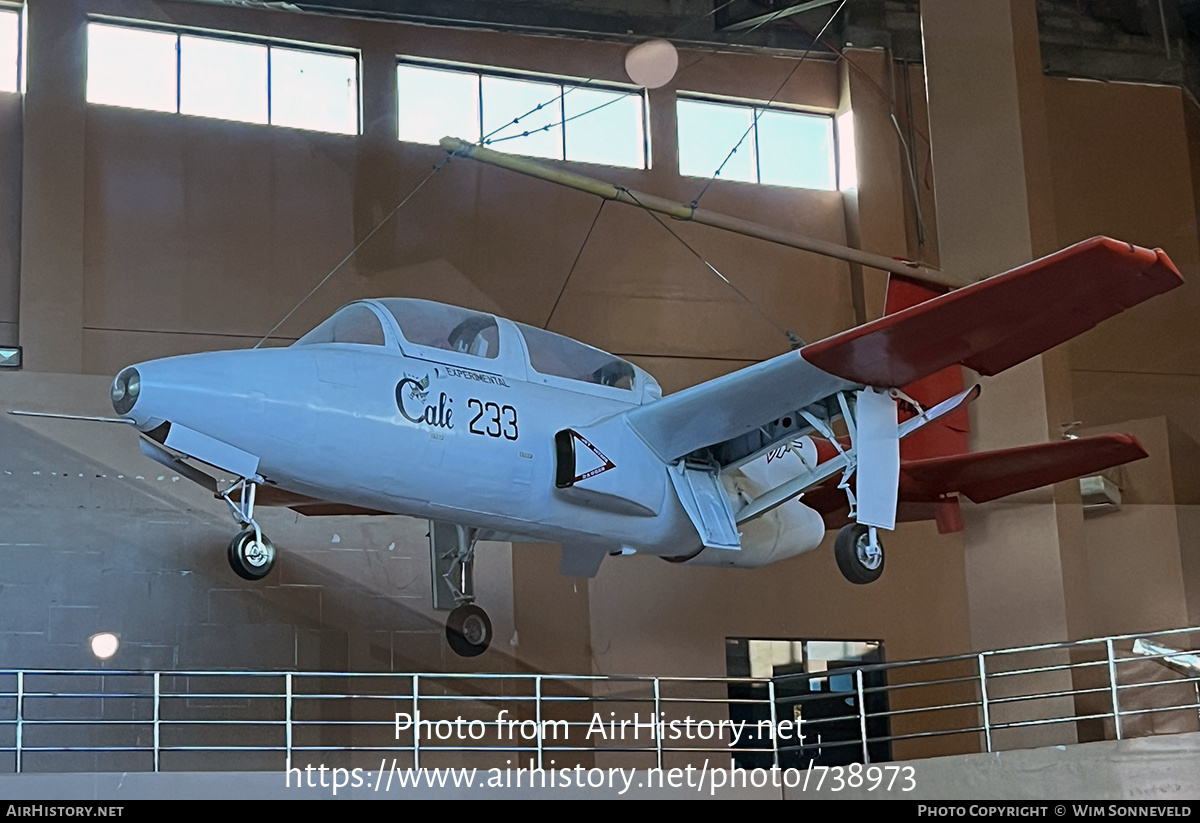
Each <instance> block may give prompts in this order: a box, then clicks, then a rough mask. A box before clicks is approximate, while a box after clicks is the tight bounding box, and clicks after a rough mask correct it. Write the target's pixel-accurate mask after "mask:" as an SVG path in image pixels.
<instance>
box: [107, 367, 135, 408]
mask: <svg viewBox="0 0 1200 823" xmlns="http://www.w3.org/2000/svg"><path fill="white" fill-rule="evenodd" d="M141 391H142V376H141V374H139V373H138V370H137V369H134V368H128V369H125V370H123V371H122V372H121V373H120V374H118V375H117V376H116V378H115V379H114V380H113V384H112V405H113V410H114V411H115V412H116V413H117V414H122V415H124V414H129V412H131V411H132V410H133V407H134V404H136V403H137V399H138V395H139V394H141Z"/></svg>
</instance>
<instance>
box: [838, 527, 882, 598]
mask: <svg viewBox="0 0 1200 823" xmlns="http://www.w3.org/2000/svg"><path fill="white" fill-rule="evenodd" d="M868 540H869V530H868V528H867V527H866V526H864V525H862V524H860V523H851V524H850V525H849V526H843V527H842V529H841V530H840V531H839V532H838V535H837V540H836V541H834V544H833V556H834V558H835V559H836V560H837V564H838V568H839V569H840V570H841V572H842V576H843V577H845V578H846V579H847V580H849V581H850V582H851V583H855V584H858V585H862V584H864V583H874V582H875V581H876V580H878V579H879V576H880V575H881V574H883V543H882V542H880V543H879V555H878V558H877V560H872V558H871V557H870V556H869V555H868V554H866V552H865V550H866V548H867V545H868Z"/></svg>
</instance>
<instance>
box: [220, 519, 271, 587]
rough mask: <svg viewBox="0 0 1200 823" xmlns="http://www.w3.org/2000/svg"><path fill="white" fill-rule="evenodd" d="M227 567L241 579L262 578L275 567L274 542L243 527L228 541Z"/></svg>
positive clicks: (259, 533)
mask: <svg viewBox="0 0 1200 823" xmlns="http://www.w3.org/2000/svg"><path fill="white" fill-rule="evenodd" d="M229 567H230V568H231V569H233V572H234V574H236V575H237V576H238V577H240V578H242V579H243V580H262V579H263V578H264V577H266V576H267V575H268V574H270V573H271V569H272V568H274V567H275V544H274V543H272V542H271V541H270V540H268V539H267V536H266V535H264V534H262V533H261V532H256V531H255V530H254V529H243V530H242V531H240V532H238V533H237V534H235V535H234V536H233V539H232V540H230V541H229Z"/></svg>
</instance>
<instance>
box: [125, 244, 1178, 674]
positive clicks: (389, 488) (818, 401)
mask: <svg viewBox="0 0 1200 823" xmlns="http://www.w3.org/2000/svg"><path fill="white" fill-rule="evenodd" d="M1181 283H1182V280H1181V278H1180V276H1179V273H1178V271H1177V270H1176V269H1175V267H1174V266H1173V265H1172V264H1171V262H1170V260H1169V259H1168V258H1167V257H1166V255H1165V254H1164V253H1163V252H1162V251H1161V250H1154V251H1152V250H1148V249H1143V248H1138V247H1135V246H1131V245H1129V244H1126V243H1120V242H1117V241H1114V240H1110V239H1107V238H1094V239H1092V240H1089V241H1086V242H1083V243H1080V244H1077V245H1075V246H1072V247H1070V248H1068V249H1064V250H1063V251H1060V252H1058V253H1056V254H1053V255H1051V256H1049V257H1046V258H1043V259H1041V260H1038V261H1034V262H1033V263H1030V264H1028V265H1025V266H1022V267H1020V268H1017V269H1013V270H1012V271H1009V272H1006V273H1004V274H1000V275H996V276H994V277H990V278H988V279H986V280H983V281H980V282H978V283H975V284H973V285H971V286H967V287H965V288H962V289H959V290H957V291H953V292H949V293H945V294H940V295H939V296H935V297H933V298H932V299H928V300H924V301H923V302H917V303H915V305H911V306H909V307H908V308H904V309H902V310H899V311H895V310H894V309H895V308H896V298H897V295H900V294H901V293H902V291H903V288H902V286H904V285H905V281H903V280H899V281H894V282H893V283H892V284H891V285H890V286H889V298H888V302H889V310H890V311H891V313H889V314H886V315H885V316H884V317H882V318H880V319H878V320H875V321H873V322H870V323H867V324H865V325H863V326H859V327H857V328H854V329H851V330H849V331H847V332H844V333H841V334H838V335H835V336H833V337H830V338H828V339H826V340H823V341H820V342H818V343H813V344H810V345H805V346H803V347H801V348H799V349H798V350H793V351H791V352H789V353H787V354H782V355H780V356H778V357H775V358H772V359H770V360H766V361H764V362H762V363H758V364H756V365H753V366H750V367H748V368H745V369H742V370H740V371H737V372H734V373H732V374H728V375H725V376H724V377H719V378H717V379H715V380H710V381H708V382H706V383H702V384H700V385H697V386H693V387H691V388H689V389H685V390H684V391H680V392H678V393H675V394H672V395H669V396H667V397H663V396H662V392H661V389H660V388H659V385H658V383H657V382H655V380H654V378H653V377H651V376H650V375H649V374H647V373H646V372H645V371H643V370H642V369H640V368H638V367H637V366H635V365H633V364H631V363H629V362H626V361H625V360H622V359H620V358H618V357H615V356H613V355H611V354H607V353H605V352H603V351H600V350H598V349H595V348H592V347H591V346H587V345H584V344H583V343H580V342H577V341H575V340H572V339H570V338H567V337H563V336H561V335H558V334H555V333H552V332H549V331H545V330H543V329H540V328H535V327H533V326H527V325H524V324H521V323H516V322H512V321H509V320H506V319H503V318H500V317H495V316H493V315H491V314H486V313H483V312H477V311H471V310H468V309H464V308H457V307H454V306H448V305H442V304H439V303H432V302H427V301H423V300H412V299H398V298H393V299H387V298H385V299H374V300H361V301H357V302H354V303H351V304H350V305H348V306H346V307H344V308H342V309H341V310H339V311H338V312H337V313H335V314H334V315H333V316H332V317H330V318H329V319H328V320H326V321H325V322H323V323H321V324H320V325H319V326H317V327H316V328H315V329H313V330H312V331H310V332H309V333H308V334H306V335H304V336H303V337H302V338H300V339H299V340H298V341H296V342H295V343H294V344H292V345H291V346H289V347H286V348H267V349H254V350H248V351H222V352H212V353H206V354H194V355H185V356H180V357H169V358H165V359H161V360H153V361H149V362H145V363H139V364H137V365H134V366H131V367H129V368H126V369H124V370H123V371H121V372H120V374H118V375H117V377H116V379H115V381H114V382H113V385H112V402H113V407H114V409H115V410H116V413H117V414H118V415H120V416H121V419H122V420H123V421H126V422H129V423H132V424H133V425H134V426H135V427H136V428H137V429H138V430H139V431H140V432H141V435H142V436H141V439H140V443H141V448H142V451H143V452H144V453H145V454H146V455H147V456H149V457H150V458H152V459H154V460H157V461H159V462H160V463H163V464H165V465H167V466H169V467H171V468H172V469H174V470H175V471H177V472H179V473H180V474H181V475H184V476H186V477H188V478H189V479H191V480H194V481H196V482H198V483H201V484H202V485H204V486H206V487H207V488H208V489H209V490H211V491H212V492H213V493H214V494H216V495H217V496H218V497H220V498H223V499H224V500H225V501H226V502H227V503H228V504H229V506H230V509H231V510H232V512H233V515H234V518H235V519H236V521H237V522H238V523H239V524H240V525H241V527H242V530H241V531H239V532H238V533H237V534H236V535H235V536H234V538H233V540H232V541H231V542H230V544H229V549H228V558H229V562H230V565H231V566H232V568H233V570H234V571H235V572H236V573H237V574H238V575H240V576H241V577H243V578H246V579H249V580H257V579H260V578H263V577H265V576H266V575H267V573H268V572H270V571H271V568H272V566H273V564H274V563H275V558H276V549H275V547H274V545H272V543H271V541H270V540H269V539H267V537H266V536H265V535H264V534H263V533H262V529H261V528H260V527H259V525H258V523H257V522H256V520H255V507H256V505H257V506H262V505H281V504H282V505H288V506H290V507H292V508H293V509H295V510H297V511H299V512H301V513H304V514H309V515H319V514H348V513H361V514H372V513H374V514H380V513H393V514H403V515H410V516H413V517H420V518H427V519H428V520H429V521H430V544H431V555H432V558H433V564H434V574H433V578H434V587H435V591H434V605H435V607H436V608H440V609H443V610H447V609H451V608H452V609H453V610H452V611H451V612H450V615H449V620H448V622H447V626H446V635H447V639H448V641H449V643H450V645H451V647H452V648H453V649H454V651H455V652H456V653H458V654H460V655H464V656H472V655H476V654H479V653H481V652H483V651H484V649H486V648H487V646H488V643H489V642H490V639H491V625H490V622H489V620H488V618H487V615H486V613H484V612H483V610H482V609H480V608H479V607H478V606H476V605H475V604H474V602H473V601H474V595H473V583H472V562H473V558H474V552H475V545H476V542H477V541H478V540H480V539H484V540H505V541H507V540H517V541H534V542H539V541H544V542H551V543H558V544H561V546H562V566H561V568H562V571H563V572H564V573H566V574H569V575H577V576H592V575H595V574H596V572H597V570H598V569H599V567H600V564H601V562H602V561H603V560H604V558H605V557H606V556H608V555H621V554H632V553H635V552H636V553H640V554H651V555H657V556H659V557H662V558H664V559H666V560H669V561H671V562H675V563H689V564H694V565H707V566H740V567H757V566H761V565H764V564H766V563H772V562H775V561H779V560H783V559H786V558H789V557H793V556H795V555H798V554H802V553H804V552H808V551H811V550H812V549H814V548H816V547H817V546H818V544H820V543H821V541H822V539H823V537H824V534H825V530H826V528H827V526H834V527H836V526H841V531H840V532H839V534H838V537H837V540H836V545H835V555H836V558H837V562H838V565H839V567H840V569H841V570H842V572H843V574H844V575H845V576H846V578H847V579H848V580H850V581H851V582H852V583H867V582H870V581H872V580H875V579H876V578H877V577H878V576H879V575H880V573H881V572H882V569H883V548H882V545H881V543H880V540H879V535H878V532H879V531H880V530H887V529H892V528H894V527H895V525H896V522H897V520H906V519H908V520H911V519H936V520H937V523H938V526H939V529H940V530H942V531H954V530H957V529H961V528H962V521H961V515H960V513H959V509H958V495H962V496H965V497H967V498H969V499H970V500H972V501H975V502H977V503H978V502H984V501H988V500H993V499H995V498H998V497H1002V496H1004V495H1008V494H1012V493H1014V492H1018V491H1023V490H1026V489H1031V488H1036V487H1039V486H1043V485H1047V484H1050V483H1054V482H1058V481H1061V480H1066V479H1070V478H1073V477H1077V476H1080V475H1083V474H1087V473H1092V472H1097V471H1101V470H1103V469H1106V468H1109V467H1111V466H1114V465H1118V464H1121V463H1125V462H1128V461H1131V460H1136V459H1138V458H1141V457H1144V456H1145V452H1144V451H1143V450H1142V447H1141V446H1140V444H1138V442H1137V441H1136V440H1135V439H1134V438H1133V437H1131V436H1128V435H1105V436H1098V437H1086V438H1079V439H1074V440H1063V441H1060V442H1051V443H1043V444H1038V445H1032V446H1026V447H1021V448H1014V449H1006V450H1001V451H992V452H984V453H976V454H967V453H962V451H963V450H962V449H958V450H957V453H949V454H946V453H942V454H936V453H935V454H934V455H933V456H926V457H924V458H922V459H915V460H911V459H904V460H902V459H901V441H902V440H904V439H905V438H908V437H909V436H910V435H913V434H914V433H916V432H918V431H919V430H921V429H922V428H924V427H926V426H930V427H931V430H933V428H934V427H936V426H938V425H944V424H945V423H946V421H947V420H950V419H952V418H953V417H954V416H955V415H956V414H957V415H959V416H961V415H962V412H963V407H964V406H965V404H966V403H968V402H969V401H971V400H972V399H974V398H975V397H976V396H977V395H978V393H979V388H978V386H973V387H970V388H968V389H966V390H963V391H958V392H957V393H953V394H952V395H951V396H949V397H944V396H939V397H935V398H933V399H929V398H926V400H927V402H928V403H929V406H928V407H923V406H922V405H921V403H920V402H918V400H916V399H914V398H913V397H911V396H910V395H909V392H911V393H912V394H914V395H915V394H922V393H923V394H925V395H928V394H929V393H930V392H929V387H930V385H933V384H937V383H938V381H937V377H938V375H939V374H947V373H951V372H948V371H947V370H952V373H953V374H954V375H958V374H960V372H959V369H958V366H959V365H962V366H967V367H969V368H971V369H974V370H975V371H976V372H978V373H980V374H983V375H994V374H996V373H998V372H1000V371H1003V370H1004V369H1007V368H1009V367H1010V366H1013V365H1016V364H1017V363H1020V362H1022V361H1024V360H1026V359H1028V358H1030V357H1033V356H1034V355H1037V354H1039V353H1041V352H1043V351H1045V350H1047V349H1049V348H1051V347H1052V346H1055V345H1057V344H1059V343H1061V342H1063V341H1065V340H1068V339H1070V338H1071V337H1074V336H1075V335H1077V334H1079V333H1081V332H1083V331H1085V330H1087V329H1089V328H1091V327H1092V326H1094V325H1096V324H1097V323H1098V322H1100V321H1101V320H1103V319H1105V318H1107V317H1110V316H1112V315H1115V314H1117V313H1119V312H1120V311H1122V310H1124V309H1126V308H1128V307H1130V306H1133V305H1136V304H1137V303H1140V302H1142V301H1143V300H1146V299H1148V298H1149V297H1152V296H1153V295H1156V294H1160V293H1162V292H1165V291H1167V290H1169V289H1172V288H1175V287H1176V286H1179V285H1181ZM907 285H908V286H909V287H914V284H912V283H907ZM915 288H917V289H920V288H923V287H915ZM923 296H927V295H923ZM909 302H912V301H911V300H910V301H909ZM955 379H957V380H958V386H959V387H961V385H962V383H961V377H957V376H956V378H955ZM930 381H932V384H931V382H930ZM914 384H916V385H914ZM921 386H924V387H925V388H924V390H922V389H921V388H920V387H921ZM839 421H840V422H839ZM835 426H836V427H837V428H835ZM839 432H841V433H839ZM925 434H926V435H928V434H929V432H926V433H925ZM916 439H918V438H914V440H916ZM906 445H907V444H906ZM943 451H944V450H943ZM189 461H191V462H189ZM197 462H198V463H203V464H207V465H208V466H210V467H216V468H217V469H220V470H222V471H223V472H226V473H228V474H229V475H231V476H233V477H236V478H238V479H237V480H236V482H233V483H232V484H231V485H230V484H218V482H217V480H216V479H215V477H214V476H213V474H211V473H209V472H208V471H207V470H206V469H204V468H201V467H199V466H197V465H195V464H196V463H197Z"/></svg>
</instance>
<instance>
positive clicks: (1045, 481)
mask: <svg viewBox="0 0 1200 823" xmlns="http://www.w3.org/2000/svg"><path fill="white" fill-rule="evenodd" d="M1143 457H1146V450H1145V449H1144V448H1142V444H1141V443H1139V442H1138V440H1137V438H1136V437H1134V436H1133V435H1131V434H1101V435H1096V436H1094V437H1080V438H1077V439H1075V440H1058V441H1055V442H1053V443H1039V444H1036V445H1033V446H1019V447H1017V448H1012V449H998V450H996V451H990V452H977V453H975V454H953V455H949V456H947V457H930V458H928V459H925V460H907V461H905V462H904V464H903V465H902V466H901V467H900V499H901V500H902V501H921V500H934V499H936V498H938V497H940V496H941V495H943V494H947V493H950V492H959V493H960V494H962V495H963V496H964V497H966V498H967V499H969V500H971V501H973V502H975V503H986V502H987V501H989V500H995V499H997V498H999V497H1004V496H1006V495H1010V494H1016V493H1017V492H1022V491H1027V490H1028V489H1036V488H1039V487H1040V486H1048V485H1050V484H1051V483H1058V482H1060V481H1063V480H1070V479H1071V478H1073V477H1083V476H1084V475H1088V474H1095V473H1097V472H1101V471H1104V470H1105V469H1110V468H1112V467H1113V466H1119V465H1121V464H1123V463H1130V462H1132V461H1134V460H1141V459H1142V458H1143Z"/></svg>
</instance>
